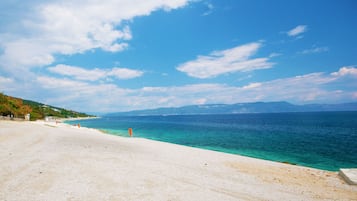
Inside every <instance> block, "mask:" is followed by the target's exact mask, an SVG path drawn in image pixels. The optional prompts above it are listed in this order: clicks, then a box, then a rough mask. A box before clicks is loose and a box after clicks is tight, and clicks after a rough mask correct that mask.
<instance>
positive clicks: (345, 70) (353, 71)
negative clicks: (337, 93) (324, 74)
mask: <svg viewBox="0 0 357 201" xmlns="http://www.w3.org/2000/svg"><path fill="white" fill-rule="evenodd" d="M331 75H333V76H336V77H343V76H347V75H350V76H354V77H357V68H355V67H352V66H347V67H342V68H340V70H339V71H337V72H333V73H331Z"/></svg>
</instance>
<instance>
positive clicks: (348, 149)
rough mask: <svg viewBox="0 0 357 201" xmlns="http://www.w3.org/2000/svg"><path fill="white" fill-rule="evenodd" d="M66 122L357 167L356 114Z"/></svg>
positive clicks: (262, 155)
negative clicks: (131, 129) (129, 129)
mask: <svg viewBox="0 0 357 201" xmlns="http://www.w3.org/2000/svg"><path fill="white" fill-rule="evenodd" d="M68 123H80V124H81V125H82V126H85V127H90V128H96V129H100V130H104V131H106V132H108V133H110V134H114V135H120V136H126V137H127V136H128V128H133V134H134V136H135V137H142V138H148V139H152V140H159V141H165V142H170V143H175V144H181V145H186V146H192V147H198V148H204V149H210V150H216V151H221V152H226V153H233V154H240V155H245V156H250V157H255V158H261V159H267V160H274V161H280V162H289V163H293V164H298V165H303V166H308V167H314V168H319V169H324V170H331V171H336V170H338V169H339V168H352V167H357V112H312V113H310V112H309V113H270V114H229V115H173V116H135V117H124V116H121V117H103V118H100V119H89V120H81V121H70V122H68Z"/></svg>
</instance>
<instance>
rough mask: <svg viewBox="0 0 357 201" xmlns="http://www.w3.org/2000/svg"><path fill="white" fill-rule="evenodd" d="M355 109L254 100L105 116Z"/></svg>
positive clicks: (355, 107)
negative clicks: (252, 101) (251, 101)
mask: <svg viewBox="0 0 357 201" xmlns="http://www.w3.org/2000/svg"><path fill="white" fill-rule="evenodd" d="M318 111H357V102H354V103H343V104H307V105H294V104H291V103H288V102H255V103H236V104H206V105H190V106H184V107H171V108H157V109H149V110H135V111H129V112H117V113H110V114H107V115H106V116H150V115H190V114H240V113H279V112H318Z"/></svg>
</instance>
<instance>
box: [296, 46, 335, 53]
mask: <svg viewBox="0 0 357 201" xmlns="http://www.w3.org/2000/svg"><path fill="white" fill-rule="evenodd" d="M327 51H329V48H328V47H314V48H311V49H306V50H303V51H301V52H299V53H300V54H316V53H321V52H327Z"/></svg>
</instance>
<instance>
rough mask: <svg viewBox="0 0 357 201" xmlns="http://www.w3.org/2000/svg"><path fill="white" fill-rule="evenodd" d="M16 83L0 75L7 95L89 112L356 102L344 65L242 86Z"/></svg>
mask: <svg viewBox="0 0 357 201" xmlns="http://www.w3.org/2000/svg"><path fill="white" fill-rule="evenodd" d="M6 83H7V84H6ZM14 83H16V80H13V79H9V78H6V77H0V84H1V85H0V86H1V87H3V86H5V88H2V90H4V91H3V92H4V93H9V92H13V91H17V92H21V93H22V92H26V91H31V93H30V94H26V96H23V94H14V93H10V94H13V95H18V96H20V97H24V98H27V99H33V100H37V101H40V102H44V103H46V104H50V105H55V106H60V107H66V108H69V109H73V110H78V111H87V112H88V111H95V112H113V111H127V110H136V109H147V108H157V107H179V106H184V105H192V104H209V103H226V104H232V103H239V102H255V101H289V102H292V103H297V104H304V103H335V102H350V101H357V95H356V94H357V88H356V87H357V86H356V84H355V83H357V68H355V67H341V68H340V69H339V70H338V71H336V72H332V73H323V72H316V73H310V74H305V75H300V76H294V77H288V78H282V79H275V80H270V81H265V82H254V83H249V84H246V85H243V86H230V85H227V84H215V83H206V84H192V85H182V86H161V87H142V88H137V89H127V88H120V87H118V86H116V85H114V84H103V83H98V82H89V81H85V80H71V79H69V78H54V77H48V76H39V77H37V78H36V79H34V80H32V79H31V80H29V83H27V84H26V85H24V84H14ZM3 84H4V85H3ZM10 86H12V88H10ZM331 86H332V87H331ZM1 87H0V88H1ZM7 87H9V88H7ZM14 87H15V88H16V89H14ZM48 97H50V98H48Z"/></svg>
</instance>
